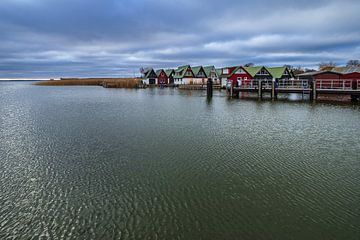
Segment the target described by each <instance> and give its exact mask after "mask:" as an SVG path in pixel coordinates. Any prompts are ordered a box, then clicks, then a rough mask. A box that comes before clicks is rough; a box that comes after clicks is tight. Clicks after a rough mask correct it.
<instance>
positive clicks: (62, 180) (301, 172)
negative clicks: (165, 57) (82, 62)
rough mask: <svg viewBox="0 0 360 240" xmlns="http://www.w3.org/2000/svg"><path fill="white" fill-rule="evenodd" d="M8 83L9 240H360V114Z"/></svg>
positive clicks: (1, 100)
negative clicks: (49, 239)
mask: <svg viewBox="0 0 360 240" xmlns="http://www.w3.org/2000/svg"><path fill="white" fill-rule="evenodd" d="M204 94H205V93H204V92H181V91H178V90H174V89H146V90H119V89H103V88H100V87H36V86H32V85H31V84H30V83H9V82H3V83H0V120H1V122H0V127H1V128H0V143H1V144H0V239H7V238H9V239H39V238H41V239H48V238H51V239H359V238H360V135H359V134H360V108H359V106H358V105H357V106H352V105H345V106H341V105H332V104H316V105H314V104H310V103H307V102H275V103H271V102H269V101H264V102H257V101H254V100H228V99H227V98H226V97H225V94H224V93H219V92H215V95H216V96H215V97H214V98H213V100H212V101H211V102H208V101H207V100H206V98H205V96H204Z"/></svg>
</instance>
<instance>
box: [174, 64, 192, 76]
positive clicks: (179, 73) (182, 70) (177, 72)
mask: <svg viewBox="0 0 360 240" xmlns="http://www.w3.org/2000/svg"><path fill="white" fill-rule="evenodd" d="M189 67H190V65H185V66H180V67H178V69H176V70H175V74H174V77H175V78H184V76H185V73H186V69H188V68H189Z"/></svg>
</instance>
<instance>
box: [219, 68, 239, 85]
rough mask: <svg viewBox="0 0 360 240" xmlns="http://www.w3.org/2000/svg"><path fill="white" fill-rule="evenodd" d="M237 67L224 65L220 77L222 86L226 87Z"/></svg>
mask: <svg viewBox="0 0 360 240" xmlns="http://www.w3.org/2000/svg"><path fill="white" fill-rule="evenodd" d="M236 68H237V67H236V66H235V67H224V68H221V69H218V70H220V71H219V73H220V74H219V75H218V76H219V78H220V83H221V87H223V88H224V87H226V84H227V81H228V80H229V79H230V76H231V74H232V73H233V71H234V70H235V69H236ZM218 70H217V71H218Z"/></svg>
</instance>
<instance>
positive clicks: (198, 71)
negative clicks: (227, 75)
mask: <svg viewBox="0 0 360 240" xmlns="http://www.w3.org/2000/svg"><path fill="white" fill-rule="evenodd" d="M191 69H192V72H193V73H194V78H193V80H192V81H190V84H199V85H200V84H201V85H204V84H206V83H207V76H206V74H205V70H204V68H203V67H202V66H197V67H192V68H191Z"/></svg>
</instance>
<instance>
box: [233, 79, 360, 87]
mask: <svg viewBox="0 0 360 240" xmlns="http://www.w3.org/2000/svg"><path fill="white" fill-rule="evenodd" d="M259 82H261V87H262V89H271V88H272V84H273V83H274V82H273V81H272V80H270V79H265V80H258V79H255V80H254V79H252V80H243V81H241V84H240V85H239V86H238V88H241V89H258V88H259ZM274 84H275V86H274V87H275V88H276V89H304V90H310V89H311V81H309V80H306V79H303V80H302V79H295V80H288V79H280V80H278V81H276V82H275V83H274ZM316 89H323V90H332V89H333V90H354V89H358V90H360V79H358V80H352V79H319V80H316Z"/></svg>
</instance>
